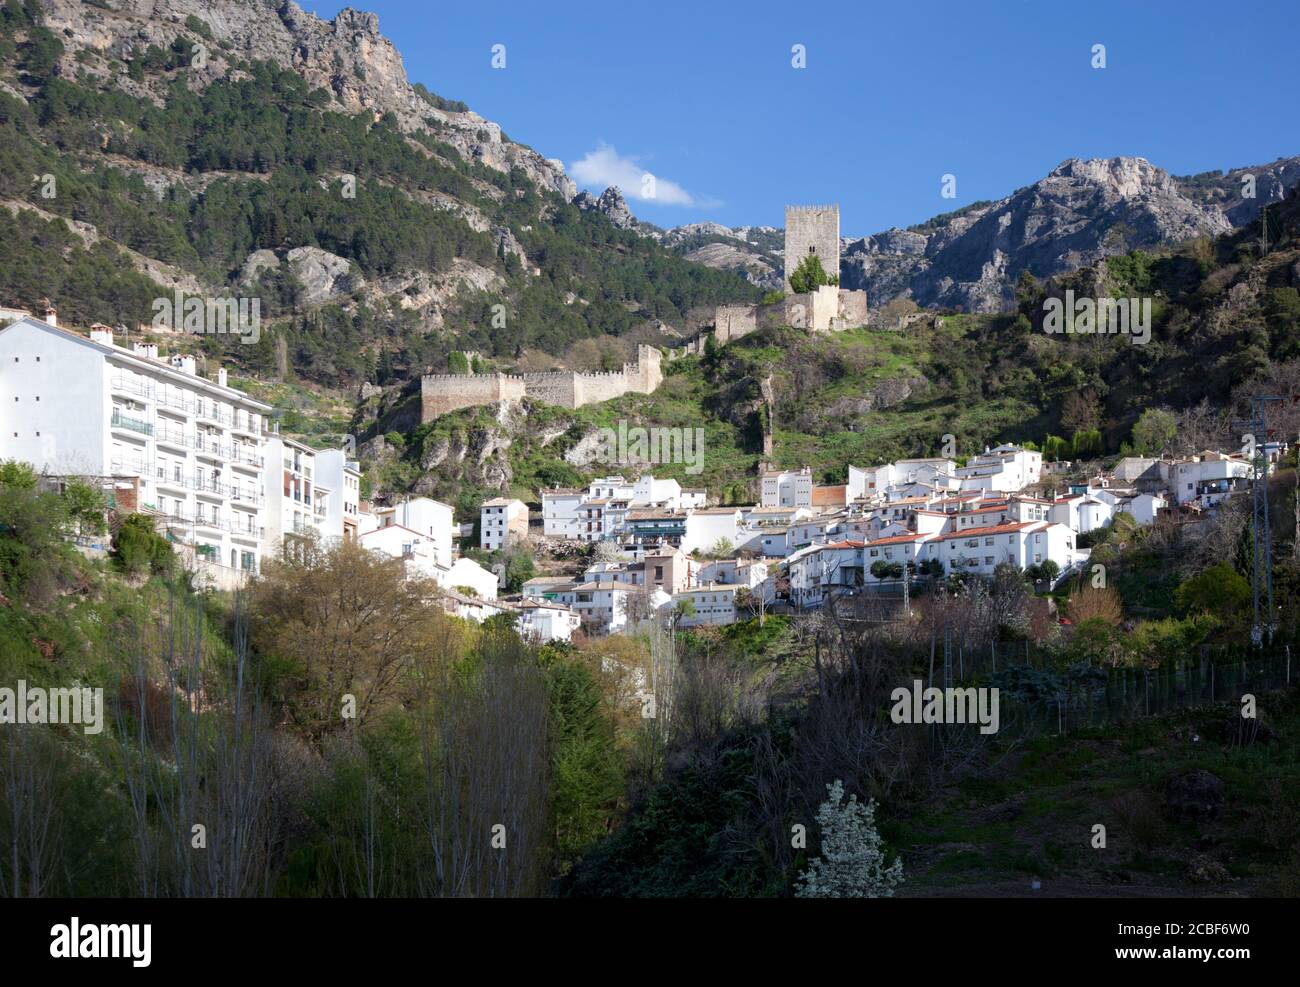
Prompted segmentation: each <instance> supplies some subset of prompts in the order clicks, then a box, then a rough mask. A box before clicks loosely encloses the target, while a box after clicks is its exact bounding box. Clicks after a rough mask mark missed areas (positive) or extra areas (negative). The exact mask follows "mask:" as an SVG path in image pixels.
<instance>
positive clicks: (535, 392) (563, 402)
mask: <svg viewBox="0 0 1300 987" xmlns="http://www.w3.org/2000/svg"><path fill="white" fill-rule="evenodd" d="M577 378H578V375H577V374H575V373H573V372H572V371H570V370H561V371H556V372H551V373H541V374H524V387H525V391H526V393H527V395H528V397H530V398H532V399H533V400H534V401H544V402H545V403H546V404H558V405H559V406H560V407H562V408H576V407H578V383H577Z"/></svg>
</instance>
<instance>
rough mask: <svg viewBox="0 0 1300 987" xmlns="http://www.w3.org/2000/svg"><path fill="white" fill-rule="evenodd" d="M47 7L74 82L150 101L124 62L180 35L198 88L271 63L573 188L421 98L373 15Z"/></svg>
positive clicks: (350, 105)
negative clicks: (193, 57)
mask: <svg viewBox="0 0 1300 987" xmlns="http://www.w3.org/2000/svg"><path fill="white" fill-rule="evenodd" d="M42 8H43V10H44V13H45V25H46V26H47V27H48V28H49V29H50V30H51V31H53V32H55V34H56V35H58V36H59V37H60V38H61V39H63V41H64V49H65V50H64V56H63V65H62V66H61V69H62V72H63V74H65V75H66V76H67V77H69V78H71V77H74V76H76V74H77V73H78V71H84V72H86V73H87V74H88V75H90V76H92V77H97V78H100V79H102V80H104V81H112V82H113V83H115V84H116V85H118V86H119V87H120V88H122V89H123V90H125V91H127V92H132V93H134V94H136V95H142V94H146V93H148V85H147V83H144V82H140V81H135V80H132V79H130V78H129V77H128V75H127V72H126V68H125V65H124V63H125V62H126V61H127V60H128V59H129V57H130V56H131V55H132V53H133V52H136V51H138V50H140V49H142V48H145V47H148V46H149V45H156V46H157V47H159V48H161V49H164V50H165V49H167V48H168V47H170V46H171V45H172V43H173V42H174V41H175V39H176V38H177V36H178V35H179V36H181V37H184V38H186V39H188V40H189V41H191V42H192V43H193V44H194V45H196V46H201V47H199V48H197V49H195V51H196V52H200V53H201V55H202V57H201V59H199V60H197V61H195V62H194V68H195V71H194V72H192V73H191V74H190V84H191V86H192V87H194V88H201V87H202V85H203V84H204V83H205V82H210V81H212V80H214V79H220V78H224V77H226V76H227V75H228V74H230V73H232V72H238V71H239V69H238V67H237V63H238V62H239V61H241V60H243V61H247V62H252V61H259V60H264V61H270V62H274V63H276V64H277V65H280V66H282V67H284V68H287V69H292V70H293V71H294V72H297V73H298V74H299V75H301V76H302V77H303V78H304V79H305V80H306V81H307V82H308V84H309V85H311V86H313V87H317V88H320V89H324V90H326V91H327V92H329V93H330V94H331V97H332V99H333V101H334V102H335V103H336V104H337V106H338V108H340V109H342V110H345V111H347V112H350V113H357V112H360V111H371V112H373V113H375V114H376V115H383V114H385V113H392V114H393V115H394V116H395V117H396V118H397V120H398V122H399V125H400V126H401V127H402V129H403V130H405V131H407V132H411V133H415V132H421V131H423V132H429V133H432V134H434V135H435V136H436V137H437V138H438V139H439V140H440V141H442V142H443V143H445V144H448V145H450V146H451V147H454V148H455V149H456V151H457V152H458V153H459V154H461V155H462V156H463V157H464V158H465V159H466V160H471V161H479V162H482V163H483V164H485V165H487V166H488V167H490V168H494V169H496V170H498V171H503V172H508V171H510V170H511V169H512V168H519V169H522V170H523V172H524V173H525V174H526V175H528V177H529V178H530V179H532V181H534V182H535V183H536V184H537V185H538V187H539V188H542V189H546V190H551V191H556V192H559V193H560V194H561V195H563V196H564V197H565V198H566V199H572V198H573V195H574V193H575V191H576V187H575V186H574V184H573V182H572V180H571V179H570V178H569V177H568V176H567V175H566V174H565V173H564V166H563V165H562V164H561V163H560V162H558V161H552V160H548V159H546V158H544V157H542V155H540V154H538V153H537V152H536V151H534V150H532V149H531V148H528V147H525V146H524V145H522V144H516V143H514V142H513V141H510V140H508V139H507V138H506V137H505V136H504V135H503V134H502V132H501V127H500V125H499V124H496V123H494V122H492V121H491V120H485V119H484V118H483V117H481V116H479V115H478V114H477V113H474V112H472V111H469V110H468V109H465V110H461V109H459V107H458V104H449V103H446V102H445V101H442V100H438V99H437V98H436V97H431V96H429V95H425V94H423V93H422V92H420V91H418V90H417V89H416V88H415V87H414V86H413V85H412V84H411V82H410V80H408V79H407V76H406V68H405V67H404V65H403V64H402V56H401V55H400V54H399V53H398V51H397V49H396V48H395V47H394V46H393V43H392V42H391V41H389V40H388V39H387V38H385V37H384V36H383V35H381V34H380V33H379V17H378V16H377V15H376V14H373V13H367V12H364V11H358V10H353V9H351V8H346V9H344V10H342V11H340V12H339V13H338V15H337V16H336V17H334V18H333V20H322V19H321V18H319V17H317V16H316V15H315V14H309V13H307V12H306V11H304V10H303V9H302V8H301V7H299V6H298V5H297V4H296V3H292V2H284V3H277V2H274V0H225V2H220V3H217V2H210V0H112V3H111V4H110V3H107V2H105V3H95V4H90V3H83V2H81V0H43V3H42ZM153 95H155V96H156V95H158V94H157V93H154V94H153ZM439 104H441V105H439Z"/></svg>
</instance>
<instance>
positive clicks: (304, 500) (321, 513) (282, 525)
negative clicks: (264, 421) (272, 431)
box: [264, 435, 343, 545]
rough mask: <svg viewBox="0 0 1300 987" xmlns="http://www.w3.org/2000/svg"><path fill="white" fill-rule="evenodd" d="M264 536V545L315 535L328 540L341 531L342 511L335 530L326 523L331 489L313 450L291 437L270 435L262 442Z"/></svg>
mask: <svg viewBox="0 0 1300 987" xmlns="http://www.w3.org/2000/svg"><path fill="white" fill-rule="evenodd" d="M265 448H266V465H267V468H266V472H265V477H264V479H265V491H266V528H267V533H266V538H267V543H268V545H274V544H276V543H277V542H278V543H281V544H288V543H290V542H291V541H292V540H293V539H294V538H301V537H304V536H308V535H315V536H316V537H318V538H320V539H322V540H328V539H329V538H330V537H331V536H332V535H333V536H335V537H341V536H342V534H343V527H342V511H341V510H340V513H339V529H338V531H337V532H335V531H333V530H331V529H330V527H329V523H328V521H329V499H330V495H331V493H333V491H332V490H331V489H330V488H329V486H328V485H327V484H326V483H325V482H324V481H323V479H322V478H321V476H320V474H319V471H318V469H317V466H316V455H317V453H316V450H315V449H313V448H312V447H311V446H309V445H304V444H303V443H301V442H297V441H295V440H293V439H287V438H283V437H282V436H279V435H271V436H269V437H268V438H267V442H266V447H265Z"/></svg>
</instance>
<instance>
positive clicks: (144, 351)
mask: <svg viewBox="0 0 1300 987" xmlns="http://www.w3.org/2000/svg"><path fill="white" fill-rule="evenodd" d="M131 349H132V350H134V351H135V355H136V356H143V357H145V358H147V359H149V360H156V359H158V344H157V343H132V344H131Z"/></svg>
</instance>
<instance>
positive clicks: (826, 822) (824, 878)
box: [795, 778, 903, 898]
mask: <svg viewBox="0 0 1300 987" xmlns="http://www.w3.org/2000/svg"><path fill="white" fill-rule="evenodd" d="M826 791H827V799H826V801H825V802H823V803H822V804H821V806H820V807H819V808H818V809H817V826H818V828H819V829H820V830H821V834H822V854H821V856H820V857H818V858H817V859H816V860H814V861H812V863H810V864H809V865H808V869H807V870H806V871H804V873H802V874H800V875H799V878H798V880H797V881H796V882H795V896H796V897H798V898H888V897H891V896H892V895H893V893H894V888H896V887H897V886H898V885H899V884H901V883H902V881H903V861H902V858H898V859H896V860H895V861H894V862H893V863H892V864H890V865H889V866H888V867H886V866H885V851H884V850H883V849H882V848H881V841H880V834H879V833H877V832H876V803H875V801H874V800H873V801H870V802H868V803H867V804H866V805H862V804H861V803H860V802H858V797H857V796H856V795H850V796H849V800H848V802H845V801H844V785H843V784H842V783H841V782H840V780H839V779H838V778H837V779H835V781H834V783H833V784H830V785H827V786H826Z"/></svg>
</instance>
